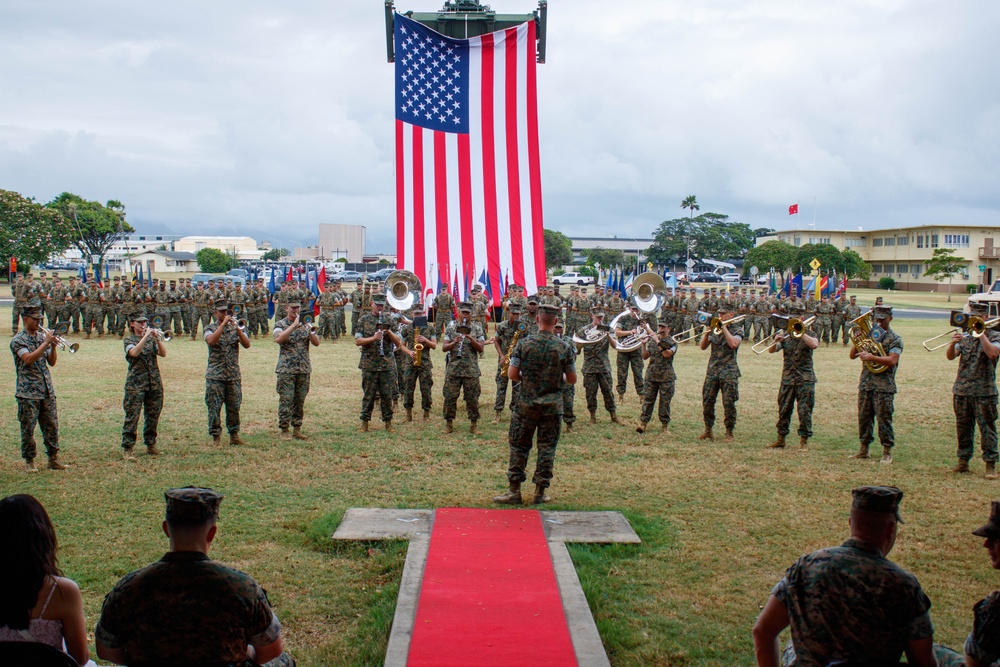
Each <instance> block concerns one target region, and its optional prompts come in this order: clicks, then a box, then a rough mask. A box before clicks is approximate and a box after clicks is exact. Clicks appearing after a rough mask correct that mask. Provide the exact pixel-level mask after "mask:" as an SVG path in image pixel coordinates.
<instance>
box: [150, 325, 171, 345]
mask: <svg viewBox="0 0 1000 667" xmlns="http://www.w3.org/2000/svg"><path fill="white" fill-rule="evenodd" d="M149 331H150V332H151V333H152V334H153V338H155V339H156V340H162V341H163V342H164V343H169V342H170V339H171V338H173V336H171V335H170V332H169V331H163V330H162V329H155V328H152V329H149Z"/></svg>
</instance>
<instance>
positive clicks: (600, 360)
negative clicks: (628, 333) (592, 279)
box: [576, 306, 621, 424]
mask: <svg viewBox="0 0 1000 667" xmlns="http://www.w3.org/2000/svg"><path fill="white" fill-rule="evenodd" d="M602 326H604V308H603V307H602V306H593V307H591V309H590V326H586V327H581V328H580V329H579V330H578V331H577V332H576V335H577V337H578V338H582V339H586V338H587V332H588V330H593V328H594V327H602ZM609 346H610V347H613V348H615V349H616V350H617V349H618V344H617V341H615V337H614V335H613V334H612V333H611V332H607V334H606V335H604V336H601V337H600V339H599V340H598V341H597V342H596V343H590V344H588V345H584V346H583V388H584V391H586V394H587V410H589V411H590V423H591V424H596V423H597V390H598V389H600V390H601V395H602V396H603V397H604V408H605V409H606V410H607V411H608V414H610V415H611V421H612V422H614V423H615V424H621V421H619V419H618V411H617V407H616V406H615V395H614V388H613V387H612V384H611V360H610V359H609V358H608V347H609Z"/></svg>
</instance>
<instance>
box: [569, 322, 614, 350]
mask: <svg viewBox="0 0 1000 667" xmlns="http://www.w3.org/2000/svg"><path fill="white" fill-rule="evenodd" d="M610 331H611V327H609V326H608V325H607V324H594V325H591V326H589V327H587V328H586V329H584V330H583V336H584V337H583V338H581V337H580V336H577V335H576V334H573V342H574V343H576V344H577V345H594V344H595V343H600V342H601V341H602V340H604V338H605V337H606V336H607V335H608V332H610Z"/></svg>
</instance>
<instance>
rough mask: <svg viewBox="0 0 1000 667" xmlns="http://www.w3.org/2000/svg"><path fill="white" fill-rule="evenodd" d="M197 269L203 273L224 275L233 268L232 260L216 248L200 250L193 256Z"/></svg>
mask: <svg viewBox="0 0 1000 667" xmlns="http://www.w3.org/2000/svg"><path fill="white" fill-rule="evenodd" d="M195 259H197V260H198V268H199V269H201V270H202V271H204V272H205V273H225V272H226V271H228V270H229V269H231V268H233V263H232V258H231V257H230V256H229V255H227V254H226V253H224V252H222V251H221V250H219V249H218V248H202V249H201V250H199V251H198V252H197V254H195Z"/></svg>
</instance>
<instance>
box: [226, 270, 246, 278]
mask: <svg viewBox="0 0 1000 667" xmlns="http://www.w3.org/2000/svg"><path fill="white" fill-rule="evenodd" d="M227 275H230V276H239V277H240V278H242V279H243V280H246V279H247V278H248V276H247V270H246V269H229V273H228V274H227Z"/></svg>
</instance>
